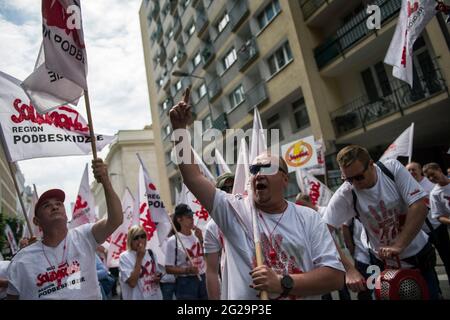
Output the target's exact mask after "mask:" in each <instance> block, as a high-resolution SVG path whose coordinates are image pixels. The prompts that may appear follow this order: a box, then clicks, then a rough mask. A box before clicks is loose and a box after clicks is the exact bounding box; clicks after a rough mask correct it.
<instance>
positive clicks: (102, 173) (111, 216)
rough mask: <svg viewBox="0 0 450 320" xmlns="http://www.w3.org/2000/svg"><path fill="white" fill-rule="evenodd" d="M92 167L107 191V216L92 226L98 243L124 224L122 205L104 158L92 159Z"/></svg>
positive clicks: (98, 180)
mask: <svg viewBox="0 0 450 320" xmlns="http://www.w3.org/2000/svg"><path fill="white" fill-rule="evenodd" d="M92 169H93V172H94V177H95V179H96V180H97V182H98V183H101V184H102V185H103V190H104V191H105V199H106V210H107V215H106V218H104V219H102V220H99V221H97V222H96V223H95V224H94V226H93V227H92V234H93V235H94V238H95V240H96V241H97V243H103V242H105V240H106V238H108V237H109V236H110V235H111V234H112V233H113V232H114V230H116V229H117V228H118V227H119V226H120V225H121V224H122V221H123V214H122V205H121V203H120V200H119V197H118V196H117V194H116V192H115V191H114V189H113V187H112V184H111V181H110V180H109V176H108V169H107V167H106V164H104V163H103V160H102V159H95V160H92Z"/></svg>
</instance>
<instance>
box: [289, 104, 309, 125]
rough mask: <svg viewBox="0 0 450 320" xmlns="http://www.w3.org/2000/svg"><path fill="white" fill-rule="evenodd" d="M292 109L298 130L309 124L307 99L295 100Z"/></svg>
mask: <svg viewBox="0 0 450 320" xmlns="http://www.w3.org/2000/svg"><path fill="white" fill-rule="evenodd" d="M292 111H293V112H294V119H295V126H296V128H297V130H300V129H303V128H305V127H308V126H309V117H308V111H307V110H306V105H305V99H303V98H301V99H300V100H297V101H295V102H294V103H293V104H292Z"/></svg>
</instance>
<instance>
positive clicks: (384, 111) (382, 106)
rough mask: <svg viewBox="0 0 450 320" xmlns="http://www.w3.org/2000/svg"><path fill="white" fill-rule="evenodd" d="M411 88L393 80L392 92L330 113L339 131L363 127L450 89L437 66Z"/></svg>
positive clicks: (344, 131)
mask: <svg viewBox="0 0 450 320" xmlns="http://www.w3.org/2000/svg"><path fill="white" fill-rule="evenodd" d="M414 81H415V82H414V86H413V88H412V89H411V88H410V86H409V85H408V84H407V83H406V82H401V81H399V80H393V81H391V82H389V88H391V89H390V91H391V93H390V94H388V95H386V96H384V97H381V96H380V97H379V98H374V97H372V99H370V98H369V96H367V95H364V96H362V97H359V98H358V99H356V100H354V101H352V102H351V103H349V104H347V105H345V106H344V107H342V108H340V109H338V110H336V111H335V112H333V113H332V114H331V118H332V119H333V123H334V127H335V130H336V133H337V135H342V134H345V133H348V132H350V131H353V130H356V129H360V128H363V129H364V130H366V126H367V125H369V124H371V123H374V122H377V121H379V120H381V119H382V118H384V117H387V116H389V115H391V114H393V113H396V112H400V113H401V114H402V115H403V111H404V109H407V108H409V107H411V106H413V105H415V104H417V103H420V102H422V101H424V100H426V99H428V98H430V97H431V96H434V95H436V94H439V93H441V92H443V91H447V92H448V88H447V85H446V83H445V80H444V78H443V77H442V74H441V72H440V70H439V69H438V68H436V69H431V70H429V71H427V72H426V73H424V74H423V75H422V76H420V77H419V76H417V77H415V79H414Z"/></svg>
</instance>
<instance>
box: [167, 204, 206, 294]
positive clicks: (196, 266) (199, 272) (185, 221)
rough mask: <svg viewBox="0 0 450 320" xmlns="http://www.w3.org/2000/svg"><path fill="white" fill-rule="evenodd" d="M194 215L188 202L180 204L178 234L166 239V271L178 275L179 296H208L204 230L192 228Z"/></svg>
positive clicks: (178, 208) (175, 219)
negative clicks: (202, 232)
mask: <svg viewBox="0 0 450 320" xmlns="http://www.w3.org/2000/svg"><path fill="white" fill-rule="evenodd" d="M193 215H194V213H193V212H192V210H191V208H189V206H188V205H186V204H184V203H181V204H178V205H177V206H176V207H175V212H174V215H173V224H174V225H175V228H176V230H177V235H178V237H177V236H176V235H175V234H174V235H172V236H171V237H170V238H169V240H167V247H166V272H167V273H169V274H173V275H175V296H176V297H177V299H178V300H207V299H208V294H207V291H206V276H205V272H206V266H205V259H204V254H203V243H202V242H203V239H202V238H201V232H198V231H197V232H196V233H195V234H194V232H193V229H194V228H195V227H194V217H193ZM180 241H181V242H182V243H180ZM183 246H184V247H183ZM184 248H185V249H186V251H187V254H189V257H188V256H187V255H186V251H185V250H184ZM191 261H192V263H191Z"/></svg>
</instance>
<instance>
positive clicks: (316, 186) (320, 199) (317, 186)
mask: <svg viewBox="0 0 450 320" xmlns="http://www.w3.org/2000/svg"><path fill="white" fill-rule="evenodd" d="M295 176H296V178H297V184H298V186H299V188H300V190H302V192H303V193H304V194H307V195H308V196H309V197H310V199H311V202H312V204H313V205H317V206H320V207H326V206H327V205H328V202H329V201H330V199H331V197H332V196H333V192H331V190H330V189H328V187H327V186H326V185H324V184H323V183H322V182H320V180H318V179H316V178H315V177H314V176H313V175H311V174H309V173H308V172H306V170H302V169H297V170H296V171H295Z"/></svg>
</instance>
